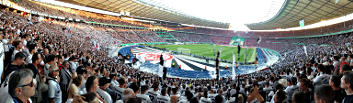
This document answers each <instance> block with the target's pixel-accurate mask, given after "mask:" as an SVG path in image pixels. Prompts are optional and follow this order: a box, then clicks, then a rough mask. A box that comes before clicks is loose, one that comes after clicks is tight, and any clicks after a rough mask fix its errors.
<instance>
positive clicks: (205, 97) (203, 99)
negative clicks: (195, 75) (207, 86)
mask: <svg viewBox="0 0 353 103" xmlns="http://www.w3.org/2000/svg"><path fill="white" fill-rule="evenodd" d="M200 103H212V100H211V98H208V91H203V97H201V99H200Z"/></svg>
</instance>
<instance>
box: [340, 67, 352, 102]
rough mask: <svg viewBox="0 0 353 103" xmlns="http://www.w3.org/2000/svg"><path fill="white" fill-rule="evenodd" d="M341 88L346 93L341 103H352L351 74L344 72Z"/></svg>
mask: <svg viewBox="0 0 353 103" xmlns="http://www.w3.org/2000/svg"><path fill="white" fill-rule="evenodd" d="M341 88H343V89H344V90H345V91H346V94H347V96H346V97H344V99H343V102H342V103H353V73H352V72H346V73H345V74H344V75H343V77H342V78H341Z"/></svg>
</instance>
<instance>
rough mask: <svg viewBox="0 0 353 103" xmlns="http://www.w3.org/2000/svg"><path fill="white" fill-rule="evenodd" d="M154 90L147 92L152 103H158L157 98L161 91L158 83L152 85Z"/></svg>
mask: <svg viewBox="0 0 353 103" xmlns="http://www.w3.org/2000/svg"><path fill="white" fill-rule="evenodd" d="M152 88H153V89H152V90H149V91H148V92H147V95H148V96H149V97H150V99H151V101H152V103H157V96H158V95H159V93H158V89H159V84H158V83H154V84H153V85H152Z"/></svg>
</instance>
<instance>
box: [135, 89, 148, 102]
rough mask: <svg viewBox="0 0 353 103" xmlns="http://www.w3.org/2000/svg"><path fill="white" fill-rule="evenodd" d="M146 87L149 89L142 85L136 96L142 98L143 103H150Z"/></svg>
mask: <svg viewBox="0 0 353 103" xmlns="http://www.w3.org/2000/svg"><path fill="white" fill-rule="evenodd" d="M148 89H149V88H148V86H146V85H143V86H141V89H140V93H139V94H137V95H136V97H139V98H141V99H142V102H143V103H152V101H151V99H150V97H149V96H148V95H147V94H146V92H147V91H148Z"/></svg>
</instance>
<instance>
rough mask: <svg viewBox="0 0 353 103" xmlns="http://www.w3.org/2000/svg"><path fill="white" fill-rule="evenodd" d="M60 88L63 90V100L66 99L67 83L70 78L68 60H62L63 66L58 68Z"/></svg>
mask: <svg viewBox="0 0 353 103" xmlns="http://www.w3.org/2000/svg"><path fill="white" fill-rule="evenodd" d="M59 75H60V87H61V88H60V89H61V90H62V92H63V102H65V101H66V99H67V97H68V90H69V84H70V81H71V78H72V74H71V72H70V64H69V62H68V61H64V62H63V68H62V69H61V70H60V73H59Z"/></svg>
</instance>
